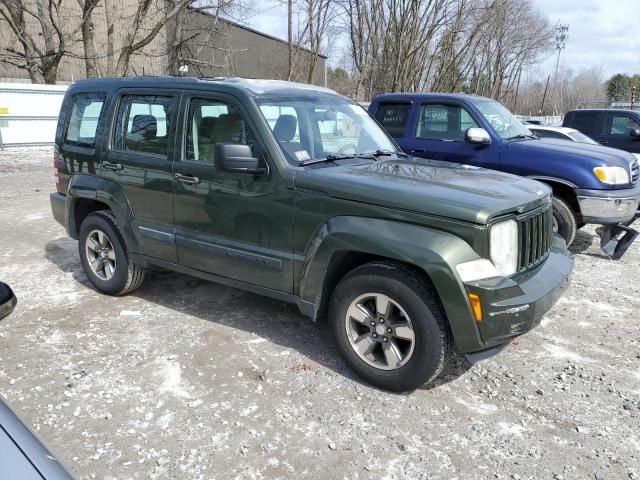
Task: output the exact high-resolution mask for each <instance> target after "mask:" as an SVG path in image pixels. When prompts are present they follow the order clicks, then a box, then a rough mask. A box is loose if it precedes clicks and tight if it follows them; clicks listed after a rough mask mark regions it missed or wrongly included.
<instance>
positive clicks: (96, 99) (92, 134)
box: [65, 93, 105, 147]
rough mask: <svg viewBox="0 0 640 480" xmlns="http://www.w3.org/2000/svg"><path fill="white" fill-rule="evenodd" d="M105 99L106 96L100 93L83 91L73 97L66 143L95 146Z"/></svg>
mask: <svg viewBox="0 0 640 480" xmlns="http://www.w3.org/2000/svg"><path fill="white" fill-rule="evenodd" d="M104 100H105V96H104V95H103V94H98V93H83V94H79V95H76V96H74V97H73V104H72V106H71V115H69V124H68V126H67V134H66V136H65V142H66V143H72V144H76V145H81V146H88V147H93V146H95V144H96V130H97V129H98V120H100V113H101V112H102V106H103V105H104Z"/></svg>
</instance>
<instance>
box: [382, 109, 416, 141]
mask: <svg viewBox="0 0 640 480" xmlns="http://www.w3.org/2000/svg"><path fill="white" fill-rule="evenodd" d="M410 112H411V104H410V103H406V102H404V103H388V102H385V103H381V104H380V105H378V109H377V110H376V114H375V118H376V120H377V121H378V122H379V123H380V125H382V126H383V127H384V129H385V130H386V131H387V133H389V135H391V136H392V137H393V138H402V137H404V132H405V129H406V127H407V122H408V121H409V113H410Z"/></svg>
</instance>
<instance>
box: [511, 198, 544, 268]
mask: <svg viewBox="0 0 640 480" xmlns="http://www.w3.org/2000/svg"><path fill="white" fill-rule="evenodd" d="M516 221H517V223H518V269H517V273H520V272H523V271H525V270H528V269H530V268H533V267H535V266H536V265H539V264H540V263H542V262H543V261H544V259H546V258H547V256H548V255H549V251H550V250H551V244H552V243H553V210H552V208H551V204H548V205H545V206H544V207H543V208H541V209H536V210H533V211H531V212H528V213H525V214H523V215H520V216H518V217H517V218H516Z"/></svg>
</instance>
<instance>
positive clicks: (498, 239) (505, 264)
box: [489, 220, 518, 277]
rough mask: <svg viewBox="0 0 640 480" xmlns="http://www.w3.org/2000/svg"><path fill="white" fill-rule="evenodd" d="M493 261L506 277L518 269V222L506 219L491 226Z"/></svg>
mask: <svg viewBox="0 0 640 480" xmlns="http://www.w3.org/2000/svg"><path fill="white" fill-rule="evenodd" d="M489 245H490V252H491V255H490V257H491V261H492V262H493V264H494V265H495V266H496V269H497V270H498V271H499V272H500V273H501V274H502V275H504V276H505V277H508V276H510V275H513V274H514V273H516V270H517V269H518V223H517V222H516V221H515V220H506V221H504V222H500V223H496V224H494V225H493V226H492V227H491V233H490V243H489Z"/></svg>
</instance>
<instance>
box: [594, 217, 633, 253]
mask: <svg viewBox="0 0 640 480" xmlns="http://www.w3.org/2000/svg"><path fill="white" fill-rule="evenodd" d="M598 230H599V232H598V233H599V234H600V248H601V249H602V251H603V252H604V253H605V254H606V255H608V256H609V257H611V258H612V259H614V260H619V259H620V258H622V256H623V255H624V254H625V252H626V251H627V250H628V249H629V247H630V246H631V244H632V243H633V241H634V240H635V239H636V237H637V236H638V231H637V230H634V229H633V228H631V227H629V226H627V225H623V224H618V225H606V226H603V227H602V228H601V229H598Z"/></svg>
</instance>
